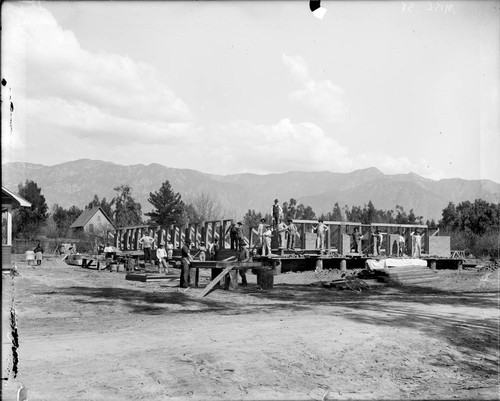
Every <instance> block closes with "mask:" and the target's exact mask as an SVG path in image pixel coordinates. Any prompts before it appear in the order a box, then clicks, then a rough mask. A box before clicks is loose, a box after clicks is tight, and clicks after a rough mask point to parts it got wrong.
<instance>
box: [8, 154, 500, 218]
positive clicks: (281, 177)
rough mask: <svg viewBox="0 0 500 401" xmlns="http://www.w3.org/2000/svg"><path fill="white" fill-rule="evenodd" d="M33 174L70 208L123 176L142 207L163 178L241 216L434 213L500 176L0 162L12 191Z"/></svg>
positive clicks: (488, 189) (499, 189)
mask: <svg viewBox="0 0 500 401" xmlns="http://www.w3.org/2000/svg"><path fill="white" fill-rule="evenodd" d="M27 179H29V180H33V181H35V182H36V183H37V184H38V186H39V187H40V188H41V190H42V194H43V195H44V196H45V198H46V200H47V203H48V205H49V207H51V206H52V205H53V204H55V203H57V204H59V205H60V206H63V207H65V208H69V207H70V206H72V205H75V206H78V207H80V208H83V207H84V206H85V205H86V204H88V203H89V202H90V201H91V200H92V199H93V197H94V194H97V195H98V196H99V198H100V199H102V198H103V197H106V199H107V200H108V201H109V200H111V199H112V198H113V197H114V195H115V191H114V190H113V188H114V187H117V186H119V185H122V184H127V185H129V186H130V187H132V196H133V197H134V198H135V199H136V200H137V201H138V202H140V203H141V205H142V210H143V212H148V211H150V210H151V208H152V206H151V204H150V203H149V202H148V201H147V198H148V197H149V193H150V192H155V191H157V190H158V189H159V188H160V187H161V184H162V183H163V182H164V181H165V180H169V181H170V184H171V185H172V188H173V190H174V191H175V192H179V193H180V194H181V195H182V198H183V199H184V200H189V199H192V197H194V196H196V195H197V194H199V193H201V192H204V193H209V194H211V195H212V196H213V197H214V198H217V199H219V200H220V202H221V204H222V205H223V208H224V210H225V214H226V217H229V218H236V219H239V218H241V217H242V216H243V215H244V214H245V213H246V211H248V209H255V210H256V211H257V212H258V211H262V212H264V213H266V212H271V205H272V203H273V201H274V199H275V198H277V199H279V200H280V203H281V202H283V201H288V200H289V199H290V198H294V199H296V200H297V201H298V203H303V204H304V205H309V206H311V207H312V208H313V210H314V211H315V213H316V215H319V214H321V213H327V212H329V211H331V210H332V209H333V206H334V204H335V202H338V203H339V205H340V206H344V205H348V206H349V207H350V206H361V207H362V206H363V205H365V204H367V203H368V201H370V200H371V201H372V202H373V204H374V205H375V207H376V208H377V209H394V208H395V206H396V205H401V206H403V207H404V208H405V210H406V211H407V212H409V210H410V209H413V210H414V212H415V214H416V215H420V216H424V220H425V219H435V220H436V221H437V220H439V219H440V218H441V213H442V210H443V208H445V207H446V206H447V205H448V202H454V203H455V204H457V203H460V202H462V201H465V200H469V201H474V199H479V198H481V199H484V200H486V201H488V202H494V203H500V184H499V183H496V182H494V181H491V180H463V179H459V178H451V179H442V180H431V179H427V178H424V177H421V176H419V175H417V174H414V173H408V174H384V173H382V172H381V171H380V170H378V169H376V168H368V169H362V170H356V171H353V172H351V173H333V172H329V171H322V172H303V171H302V172H301V171H292V172H287V173H279V174H267V175H257V174H248V173H244V174H232V175H224V176H222V175H213V174H206V173H203V172H200V171H196V170H189V169H176V168H170V167H166V166H163V165H160V164H155V163H153V164H149V165H147V166H145V165H143V164H135V165H130V166H123V165H118V164H114V163H110V162H104V161H99V160H89V159H81V160H76V161H70V162H66V163H62V164H57V165H54V166H44V165H41V164H31V163H24V162H12V163H6V164H4V165H2V185H3V186H5V187H7V188H8V189H10V190H12V191H14V192H17V188H18V184H19V183H21V182H24V181H25V180H27Z"/></svg>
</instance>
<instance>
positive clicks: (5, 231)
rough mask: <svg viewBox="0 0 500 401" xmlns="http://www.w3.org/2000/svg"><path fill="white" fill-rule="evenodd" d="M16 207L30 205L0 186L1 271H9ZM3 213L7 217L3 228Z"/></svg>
mask: <svg viewBox="0 0 500 401" xmlns="http://www.w3.org/2000/svg"><path fill="white" fill-rule="evenodd" d="M18 207H31V203H30V202H28V201H27V200H26V199H23V198H21V197H20V196H19V195H16V194H15V193H14V192H12V191H9V190H8V189H7V188H5V187H4V186H2V270H10V269H11V261H12V257H11V254H12V210H13V209H16V208H18ZM4 213H5V214H6V215H7V218H6V225H5V227H4V219H3V216H4Z"/></svg>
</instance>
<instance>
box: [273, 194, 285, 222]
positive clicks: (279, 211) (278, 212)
mask: <svg viewBox="0 0 500 401" xmlns="http://www.w3.org/2000/svg"><path fill="white" fill-rule="evenodd" d="M282 215H283V208H282V207H281V206H280V205H279V201H278V199H275V200H274V205H273V225H274V226H275V227H276V226H277V225H278V223H279V220H280V218H281V216H282Z"/></svg>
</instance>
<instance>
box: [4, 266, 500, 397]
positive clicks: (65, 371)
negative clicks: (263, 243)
mask: <svg viewBox="0 0 500 401" xmlns="http://www.w3.org/2000/svg"><path fill="white" fill-rule="evenodd" d="M18 271H19V276H16V277H12V276H11V275H9V274H3V275H2V287H3V300H2V301H3V303H2V306H3V316H4V317H5V315H6V314H7V313H9V312H8V311H9V308H10V306H11V304H12V296H13V297H14V303H13V305H14V307H15V310H16V314H17V328H18V335H19V348H18V354H19V362H18V373H17V376H16V377H14V374H13V373H12V372H11V373H10V375H9V380H4V381H3V384H2V387H3V388H2V399H4V400H15V399H16V391H17V389H18V387H19V385H20V383H21V382H22V384H23V385H24V386H26V387H28V388H29V390H28V392H29V399H30V400H56V401H57V400H141V399H147V400H165V399H178V400H186V399H193V400H325V401H326V400H334V399H407V398H409V399H464V400H465V399H466V400H471V399H498V398H499V396H498V390H499V355H500V353H499V272H498V270H497V271H493V272H477V271H466V270H464V271H462V272H461V273H460V274H458V272H457V271H448V270H441V271H438V274H437V275H438V280H436V282H433V283H428V284H422V285H418V286H416V285H415V286H401V287H393V286H387V285H384V284H378V285H375V286H374V287H373V288H372V289H371V290H370V291H366V292H362V293H359V294H358V293H354V292H351V291H339V290H336V289H333V288H323V287H321V286H313V285H310V284H311V283H314V282H318V281H322V280H330V279H333V278H336V277H337V276H338V274H339V273H338V271H324V272H321V273H314V272H304V273H287V274H282V275H279V276H276V277H275V288H274V289H273V290H270V291H266V292H263V291H259V290H258V289H257V288H256V284H255V276H254V275H252V274H249V277H250V285H249V286H248V287H246V288H241V287H240V288H239V289H238V291H236V292H229V291H223V290H220V289H219V290H216V291H214V292H212V293H210V294H209V295H208V296H206V297H204V298H201V297H200V296H199V295H200V293H201V291H202V289H189V290H187V291H182V290H180V289H179V288H176V287H170V286H168V285H167V283H163V282H154V283H141V282H134V281H126V280H125V275H124V274H122V273H110V272H97V271H95V270H86V269H82V268H79V267H74V266H66V265H64V264H63V263H62V262H60V261H45V262H44V264H43V265H42V266H41V267H37V268H33V267H31V266H27V265H26V264H23V263H19V264H18ZM204 275H208V272H206V273H204ZM202 279H203V280H202V283H204V284H203V285H205V284H206V283H208V277H206V276H202ZM172 285H173V284H172Z"/></svg>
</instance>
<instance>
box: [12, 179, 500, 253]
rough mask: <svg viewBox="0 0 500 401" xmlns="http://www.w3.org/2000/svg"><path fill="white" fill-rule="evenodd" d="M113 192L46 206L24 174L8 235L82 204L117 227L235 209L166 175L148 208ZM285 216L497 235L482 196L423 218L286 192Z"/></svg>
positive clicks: (59, 226) (493, 207)
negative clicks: (326, 204) (319, 209)
mask: <svg viewBox="0 0 500 401" xmlns="http://www.w3.org/2000/svg"><path fill="white" fill-rule="evenodd" d="M113 190H114V191H115V196H114V197H113V198H112V199H111V200H110V201H108V200H107V199H106V198H105V197H103V198H102V199H100V198H99V196H98V195H97V194H96V195H94V197H93V199H92V200H91V201H90V202H89V203H88V204H87V205H86V206H85V207H84V209H80V208H79V207H77V206H71V207H70V208H68V209H65V208H63V207H62V206H60V205H58V204H54V205H53V206H52V208H51V210H50V211H49V208H48V206H47V203H46V201H45V197H44V196H43V194H42V191H41V188H40V187H39V186H38V185H37V183H36V182H34V181H31V180H26V182H25V183H21V184H19V186H18V193H19V195H20V196H21V197H23V198H24V199H26V200H27V201H29V202H31V204H32V206H31V208H20V209H17V210H15V211H14V214H13V235H14V237H24V238H29V239H32V238H35V237H36V236H38V235H45V236H47V237H52V238H55V237H68V236H71V232H70V229H69V227H70V226H71V224H72V223H73V222H74V221H75V220H76V219H77V218H78V216H79V215H80V214H81V213H82V212H83V210H85V209H91V208H93V207H96V206H100V207H101V208H102V210H103V211H104V212H105V213H106V215H107V216H108V217H109V218H110V219H111V220H112V222H113V223H114V224H115V226H117V227H124V226H131V225H142V224H153V225H171V224H184V223H186V222H188V221H189V222H191V223H200V224H201V223H203V222H205V221H212V220H220V219H224V218H234V217H235V213H234V212H232V211H228V210H224V207H223V204H222V202H221V201H220V200H219V199H217V198H216V197H215V196H213V195H212V194H207V193H204V192H202V193H200V194H197V195H196V196H194V197H191V198H190V199H189V201H187V202H185V201H184V200H183V199H182V196H181V194H180V193H178V192H175V191H174V190H173V188H172V186H171V184H170V182H169V181H168V180H166V181H165V182H163V183H162V185H161V187H160V188H159V189H158V190H157V191H155V192H150V193H149V197H148V202H149V203H150V204H151V205H152V206H153V209H152V211H151V212H148V213H144V216H146V217H147V218H143V213H142V207H141V204H140V203H139V202H137V201H136V200H135V199H134V197H133V194H132V188H131V187H130V186H129V185H120V186H117V187H114V188H113ZM282 209H283V215H284V219H285V221H287V220H288V219H300V220H316V219H322V220H329V221H359V222H361V223H362V224H371V223H388V224H427V225H428V226H429V228H439V229H440V232H441V233H443V234H448V235H450V236H451V238H452V244H451V245H452V248H453V249H465V250H468V251H474V252H476V253H481V252H490V253H492V252H494V251H497V252H498V241H499V238H498V235H499V231H500V204H498V203H497V204H495V203H488V202H486V201H484V200H482V199H476V200H475V201H474V202H470V201H463V202H460V203H459V204H458V205H456V206H455V204H454V203H453V202H450V203H449V204H448V205H447V206H446V208H444V209H443V212H442V216H441V219H440V220H439V221H438V222H437V223H436V222H435V221H434V220H430V221H429V220H427V221H425V223H424V221H423V217H422V216H420V215H417V214H416V213H415V212H414V210H413V209H410V210H409V211H408V212H407V211H405V209H404V208H403V206H400V205H396V206H395V208H394V209H390V210H384V209H377V208H376V207H375V205H374V204H373V202H372V201H371V200H370V201H369V202H368V203H367V204H365V205H363V207H361V206H351V207H349V206H347V205H345V206H343V207H341V206H340V205H339V204H338V203H337V202H336V203H335V204H334V205H333V207H332V210H331V211H330V212H328V213H322V214H320V215H316V213H315V212H314V210H313V209H312V207H311V206H307V205H304V204H302V203H299V202H298V201H297V200H296V199H294V198H291V199H290V200H289V201H286V202H283V203H282ZM262 218H264V219H266V221H268V222H271V213H270V210H269V212H262V211H256V210H253V209H250V210H248V211H247V212H246V213H245V215H244V216H243V218H242V219H241V220H242V222H243V224H244V225H245V226H246V227H247V228H250V227H256V226H257V225H258V224H259V222H260V220H261V219H262Z"/></svg>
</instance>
